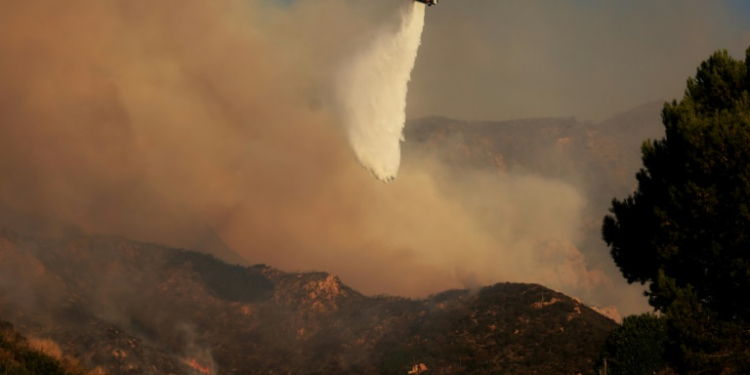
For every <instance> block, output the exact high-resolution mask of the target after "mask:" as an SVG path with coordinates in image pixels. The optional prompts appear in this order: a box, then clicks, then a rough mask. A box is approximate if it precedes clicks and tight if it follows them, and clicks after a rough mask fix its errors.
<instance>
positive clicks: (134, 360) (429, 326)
mask: <svg viewBox="0 0 750 375" xmlns="http://www.w3.org/2000/svg"><path fill="white" fill-rule="evenodd" d="M0 257H2V259H3V262H2V263H0V268H2V269H0V275H2V276H4V277H7V276H8V275H11V273H10V272H9V270H8V268H9V267H13V268H15V269H16V270H17V271H18V272H15V275H20V274H21V272H23V273H24V274H29V273H28V271H29V270H33V269H35V270H36V271H35V273H34V275H33V276H34V277H30V278H26V279H23V278H19V279H17V280H15V284H16V287H21V288H22V289H25V290H27V291H29V293H32V294H33V296H28V295H27V296H26V297H33V298H30V299H27V300H26V301H24V300H22V299H18V296H16V300H13V298H14V297H13V295H12V294H11V293H10V292H9V288H8V287H7V285H8V284H7V283H0V316H2V317H3V318H4V319H6V320H9V321H11V322H12V323H13V324H14V325H16V327H17V329H18V330H19V331H21V332H23V333H25V334H31V335H34V336H35V337H44V338H49V339H52V340H54V341H55V342H57V343H59V344H60V346H61V347H62V348H63V350H64V351H65V352H66V353H69V354H71V355H75V356H77V357H79V358H81V359H82V361H84V363H85V364H87V365H89V366H101V367H102V368H103V369H105V370H107V371H108V372H110V373H113V374H142V373H155V374H192V373H196V374H197V373H221V374H241V373H311V374H312V373H319V374H332V373H342V372H344V371H345V372H348V373H361V374H375V373H384V374H387V373H394V374H396V373H403V372H404V371H406V370H408V369H409V368H411V366H412V365H413V363H412V362H414V361H417V362H419V363H424V364H425V365H426V366H427V367H428V368H430V369H431V371H432V372H435V373H444V374H452V373H463V372H466V371H473V372H474V373H490V372H493V371H500V370H503V371H513V372H514V373H519V374H524V373H529V374H531V373H539V372H545V371H551V372H556V373H591V364H592V361H593V359H594V357H595V354H596V351H597V350H598V346H599V345H600V344H601V342H603V340H604V338H605V337H606V334H607V332H608V331H609V330H610V329H611V328H613V327H614V326H615V323H614V322H613V321H611V320H610V319H608V318H606V317H604V316H602V315H600V314H598V313H596V312H595V311H593V310H591V309H589V308H588V307H586V306H585V305H583V304H581V303H580V302H578V301H576V300H574V299H572V298H570V297H567V296H565V295H563V294H561V293H558V292H555V291H552V290H550V289H547V288H545V287H542V286H540V285H535V284H512V283H500V284H495V285H493V286H489V287H484V288H481V289H479V290H476V291H469V290H451V291H445V292H441V293H438V294H435V295H432V296H429V297H427V298H424V299H408V298H403V297H395V296H365V295H362V294H361V293H359V292H357V291H355V290H353V289H351V288H350V287H348V286H346V284H344V283H343V282H341V280H339V279H338V277H336V276H334V275H331V274H329V273H325V272H306V273H287V272H283V271H280V270H277V269H274V268H271V267H268V266H265V265H255V266H249V267H244V266H238V265H229V264H226V263H224V262H222V261H220V260H219V259H217V258H215V257H213V256H211V255H206V254H202V253H197V252H192V251H188V250H182V249H174V248H168V247H165V246H160V245H155V244H146V243H138V242H134V241H129V240H127V239H124V238H120V237H106V236H95V237H85V236H82V237H76V238H71V239H67V240H49V239H43V240H38V239H32V238H24V237H21V236H18V235H15V234H13V233H12V232H10V231H9V230H7V229H6V230H0ZM29 275H31V274H29ZM5 281H7V280H5ZM3 285H5V287H2V286H3ZM553 349H554V350H553ZM532 357H533V358H535V359H534V360H533V361H532V360H531V358H532ZM539 358H541V359H539ZM204 370H205V371H204Z"/></svg>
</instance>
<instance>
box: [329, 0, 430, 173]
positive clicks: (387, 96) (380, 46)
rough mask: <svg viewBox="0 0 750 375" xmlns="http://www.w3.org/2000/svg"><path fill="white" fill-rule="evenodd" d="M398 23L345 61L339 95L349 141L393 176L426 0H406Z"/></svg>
mask: <svg viewBox="0 0 750 375" xmlns="http://www.w3.org/2000/svg"><path fill="white" fill-rule="evenodd" d="M400 17H401V22H400V24H399V25H398V27H396V28H395V29H394V28H383V29H381V30H380V31H379V32H378V33H377V35H376V37H375V39H374V40H373V42H372V44H370V45H368V46H367V47H366V48H365V49H363V50H362V51H360V52H359V53H358V54H356V55H355V56H354V58H353V59H352V60H350V61H348V62H347V64H345V66H344V67H343V69H342V70H341V74H340V76H339V77H338V81H337V87H336V95H337V101H338V105H339V109H340V112H341V116H342V120H343V122H344V126H345V127H346V132H347V136H348V139H349V144H350V145H351V147H352V148H353V149H354V152H355V154H356V155H357V159H359V162H360V163H361V164H362V165H363V166H364V167H365V168H367V169H369V170H370V171H371V172H372V173H373V174H374V175H375V177H377V178H379V179H380V180H382V181H385V182H391V181H393V180H394V179H395V178H396V175H397V174H398V168H399V164H400V162H401V145H400V142H401V141H403V128H404V122H405V121H406V112H405V111H406V93H407V89H408V88H407V85H408V82H409V80H410V79H411V71H412V69H413V68H414V63H415V61H416V60H417V50H418V49H419V45H420V43H421V39H422V29H423V28H424V18H425V5H424V4H422V3H418V2H415V1H410V2H405V4H404V5H403V7H402V9H401V13H400Z"/></svg>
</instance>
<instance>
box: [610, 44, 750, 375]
mask: <svg viewBox="0 0 750 375" xmlns="http://www.w3.org/2000/svg"><path fill="white" fill-rule="evenodd" d="M748 70H750V49H748V50H747V51H746V58H745V60H744V61H741V60H735V59H733V58H732V57H730V56H729V54H728V53H727V52H726V51H720V52H716V53H714V54H713V55H712V56H711V57H710V58H709V59H708V60H707V61H705V62H703V63H702V64H701V65H700V67H699V68H698V71H697V73H696V75H695V78H690V79H689V80H688V82H687V89H686V90H685V95H684V97H683V98H682V100H680V101H679V102H678V101H673V102H672V103H667V104H665V106H664V109H663V111H662V121H663V124H664V127H665V130H666V135H665V137H664V138H662V139H660V140H657V141H653V142H648V141H647V142H645V143H644V144H643V146H642V159H643V168H642V169H641V170H640V171H639V172H638V174H637V175H636V177H637V179H638V189H637V190H636V191H635V192H634V193H633V194H632V195H631V196H629V197H627V198H626V199H624V200H617V199H614V200H613V201H612V207H611V208H610V212H611V213H612V215H609V216H607V217H605V218H604V223H603V227H602V234H603V237H604V240H605V241H606V242H607V245H609V247H610V250H611V254H612V257H613V259H614V261H615V263H616V264H617V266H618V267H619V268H620V270H621V271H622V274H623V276H625V278H626V279H627V280H628V282H630V283H634V282H640V283H642V284H648V291H647V292H646V294H647V295H648V297H649V303H650V304H651V305H652V306H653V307H654V308H655V309H656V310H659V311H661V312H663V313H664V314H665V317H666V318H667V321H668V326H669V332H670V333H669V336H670V339H671V341H672V345H671V354H670V358H672V359H673V360H674V361H675V362H676V365H678V368H679V369H682V370H683V371H688V370H690V369H692V370H690V371H693V372H704V373H722V372H727V371H728V372H729V373H731V372H742V371H746V370H748V362H750V360H748V357H749V356H748V350H747V349H746V348H747V347H748V344H750V338H749V337H748V329H749V328H750V326H748V323H750V298H748V297H750V96H749V94H748V91H749V90H750V75H748ZM729 362H731V363H732V364H731V365H727V363H729Z"/></svg>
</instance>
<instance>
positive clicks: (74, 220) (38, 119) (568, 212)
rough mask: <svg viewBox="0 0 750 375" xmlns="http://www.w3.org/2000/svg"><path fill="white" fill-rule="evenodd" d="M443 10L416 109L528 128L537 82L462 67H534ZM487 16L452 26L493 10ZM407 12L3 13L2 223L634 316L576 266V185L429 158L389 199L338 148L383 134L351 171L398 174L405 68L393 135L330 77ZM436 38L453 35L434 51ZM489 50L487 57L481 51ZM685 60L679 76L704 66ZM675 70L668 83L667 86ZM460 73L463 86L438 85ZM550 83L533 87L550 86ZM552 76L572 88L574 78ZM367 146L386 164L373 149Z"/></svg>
mask: <svg viewBox="0 0 750 375" xmlns="http://www.w3.org/2000/svg"><path fill="white" fill-rule="evenodd" d="M491 3H492V4H495V3H496V2H491ZM449 4H453V5H449ZM459 4H460V3H459V2H457V1H456V2H453V3H451V2H448V1H446V2H441V5H440V6H437V7H433V8H431V9H430V10H431V11H430V12H428V13H427V14H426V17H436V18H432V19H431V20H430V22H428V23H427V26H426V28H425V39H424V42H423V46H422V47H421V48H423V49H422V51H421V53H422V52H425V51H429V53H427V54H424V53H422V54H421V55H420V60H419V61H418V62H417V69H416V70H415V71H414V76H413V77H414V81H413V82H412V84H411V86H410V90H409V98H410V99H409V100H410V101H409V103H410V107H411V104H412V103H416V104H417V109H416V111H415V112H414V113H418V114H428V113H430V112H432V113H441V112H442V111H441V109H442V108H445V109H446V110H447V109H449V108H453V110H452V111H451V112H450V113H451V114H457V115H462V114H469V113H474V114H475V117H485V116H492V117H498V118H504V116H501V115H502V114H503V113H505V112H502V113H501V112H493V111H494V109H497V108H505V109H508V106H517V107H518V108H531V107H534V108H536V107H539V108H538V109H539V111H540V112H541V113H538V114H539V115H541V114H544V113H547V112H550V111H556V110H557V109H559V107H555V106H552V107H550V106H547V105H544V103H547V104H549V103H550V102H555V101H554V100H547V101H544V100H541V99H543V98H544V93H546V92H547V91H545V90H544V89H543V88H546V87H547V86H539V85H536V86H535V85H527V86H524V87H528V88H527V89H525V90H523V91H524V92H527V91H526V90H528V92H531V91H533V90H532V89H533V88H534V87H536V88H537V89H538V91H535V92H538V93H540V94H539V95H540V96H539V98H536V97H535V98H534V100H531V99H529V98H528V96H524V95H520V92H521V91H520V90H518V88H519V87H521V86H522V83H523V81H524V79H523V78H517V79H515V80H510V81H507V82H504V81H502V80H501V78H502V77H504V75H505V74H506V73H505V72H511V73H512V72H514V70H513V69H506V67H505V66H504V65H497V66H496V67H495V68H494V70H492V71H493V72H495V73H492V74H483V75H479V72H484V73H487V70H486V69H479V70H474V69H471V68H470V67H469V68H467V67H466V65H462V64H469V63H470V62H471V61H475V62H477V64H481V67H482V68H485V67H486V66H489V65H493V62H495V61H498V60H497V59H496V58H495V57H492V56H499V55H502V56H506V55H507V56H510V57H512V59H510V60H509V61H515V64H516V65H514V66H515V68H519V67H520V66H525V64H527V63H528V62H529V61H531V62H534V63H539V62H540V61H548V60H549V59H540V58H537V57H538V56H536V55H533V54H532V55H531V56H528V55H524V54H519V53H510V52H508V53H505V51H498V50H496V49H493V48H490V47H491V44H490V42H491V40H490V39H487V38H485V37H484V35H485V34H484V33H482V32H478V33H473V32H469V31H471V30H468V29H467V28H468V27H469V26H468V25H469V22H467V19H468V18H466V17H463V18H462V17H459V18H457V20H456V23H452V22H450V20H446V21H444V22H442V23H438V22H432V21H438V20H441V19H443V18H442V17H451V15H450V14H449V12H452V11H449V9H456V8H457V7H459ZM488 4H489V3H484V2H477V4H476V5H475V4H471V5H467V6H466V8H467V9H469V8H470V9H469V10H464V11H462V12H470V13H472V14H473V13H480V12H482V10H487V9H495V8H493V7H495V6H496V5H488ZM524 4H525V3H524ZM404 6H405V5H404V3H403V1H402V0H388V1H382V2H381V1H378V2H353V1H349V0H319V1H303V0H300V1H296V2H292V3H290V4H286V5H279V4H277V3H274V2H269V1H265V0H242V1H240V0H227V1H222V2H205V1H198V0H179V1H178V0H160V1H154V2H132V1H127V0H105V1H102V0H70V1H66V2H65V3H64V4H63V3H55V2H49V1H45V0H27V1H23V2H11V1H8V2H2V3H0V51H2V52H3V53H0V176H2V179H0V222H2V223H5V224H7V225H9V226H10V227H12V228H15V229H17V230H19V231H22V232H27V233H34V234H45V235H68V234H81V233H83V234H97V233H98V234H117V235H122V236H126V237H129V238H133V239H137V240H142V241H151V242H159V243H164V244H167V245H172V246H180V247H185V248H198V249H201V248H200V246H201V245H202V244H205V243H206V242H207V241H206V236H207V234H206V233H209V234H211V236H213V233H215V234H216V235H217V236H218V237H220V238H221V239H222V240H223V241H224V242H225V243H226V244H227V245H228V247H229V248H231V249H233V250H234V251H236V252H237V253H238V254H239V255H240V256H241V257H243V258H244V259H246V260H247V262H248V263H267V264H269V265H272V266H275V267H279V268H281V269H282V270H288V271H294V270H311V269H317V270H325V271H329V272H332V273H334V274H338V275H340V276H341V278H342V280H343V281H344V282H345V283H347V284H349V285H351V286H352V287H354V288H356V289H359V290H361V291H364V292H366V293H391V294H398V295H407V296H424V295H426V294H428V293H432V292H437V291H440V290H442V289H446V288H454V287H463V286H473V285H475V284H488V283H492V282H497V281H529V282H538V283H542V284H546V285H549V286H551V287H553V288H556V289H559V290H561V291H563V292H566V293H569V294H573V295H577V296H578V297H580V298H581V299H583V300H584V302H587V301H589V298H594V297H597V298H599V297H601V296H607V295H609V296H610V297H609V298H610V300H615V302H617V303H618V307H619V306H620V305H619V303H620V302H619V301H620V300H622V301H625V300H624V299H619V297H623V298H626V297H627V296H631V295H632V296H634V297H633V299H636V300H638V301H641V305H637V303H635V302H634V303H631V302H632V301H627V302H623V304H627V305H628V306H631V307H629V309H630V310H627V309H620V311H621V312H623V313H625V312H627V311H633V310H638V309H642V308H643V303H642V301H643V298H642V297H640V296H639V295H638V291H637V290H636V291H634V290H632V289H626V288H621V289H614V288H613V287H611V286H610V285H611V284H610V283H611V282H610V281H609V280H610V278H615V279H619V278H620V276H619V275H618V274H615V275H613V276H610V275H612V273H602V271H600V270H597V269H592V268H591V267H590V265H589V264H588V263H587V261H586V258H585V257H584V256H583V255H582V254H581V252H580V251H579V250H578V249H576V248H575V246H574V245H573V244H575V243H576V240H577V239H578V238H579V237H580V233H579V231H580V228H579V221H580V219H581V218H580V214H581V210H582V207H583V206H584V205H585V204H586V202H585V197H586V196H587V194H586V193H585V192H583V191H581V190H580V189H577V188H575V187H574V186H575V185H572V184H568V183H564V182H561V181H558V180H554V179H548V178H542V177H539V176H533V175H525V174H517V173H509V174H505V175H499V174H493V173H488V172H480V171H465V173H456V172H455V171H452V170H446V169H444V168H443V167H442V166H441V165H440V164H439V163H437V162H436V161H435V160H433V159H431V158H429V157H426V156H425V157H420V158H414V159H412V160H405V161H404V165H403V166H402V168H401V171H400V174H399V175H400V176H399V181H398V183H397V184H391V185H384V184H380V183H375V182H374V181H372V178H371V177H370V176H369V174H367V173H366V172H364V171H363V170H362V168H361V167H360V166H359V165H358V163H357V162H356V160H355V158H354V157H352V155H351V147H350V145H349V144H348V143H349V142H348V141H352V142H353V139H360V140H365V139H366V140H368V141H370V142H374V141H377V142H378V143H377V146H376V144H375V143H372V144H370V143H362V144H360V143H358V142H360V141H357V142H356V143H355V144H354V148H355V150H358V151H359V152H362V153H361V154H358V157H359V158H360V159H361V160H362V162H363V163H365V164H367V165H368V166H369V167H370V168H371V169H373V171H374V172H376V173H380V174H381V175H382V176H385V177H387V176H395V167H396V166H397V165H398V139H399V137H400V135H401V131H400V130H401V126H402V124H403V121H402V120H401V119H402V118H403V117H402V113H403V103H404V102H403V99H402V98H401V96H400V95H402V94H403V95H405V92H406V87H405V84H406V80H407V79H408V74H407V73H408V72H407V71H408V70H409V69H407V67H406V66H404V67H403V70H402V71H401V72H402V73H403V75H402V76H401V79H400V80H399V81H398V84H399V85H402V86H399V87H400V88H399V87H396V88H394V89H393V90H394V91H393V93H394V94H393V97H392V99H394V101H393V103H391V104H390V106H393V107H388V108H391V109H392V110H393V111H394V114H393V115H391V114H388V116H386V113H385V112H386V111H383V113H380V112H378V111H375V113H372V115H373V116H375V117H376V118H383V119H391V120H392V122H390V123H389V125H387V128H385V127H384V128H378V129H381V130H385V129H390V130H392V132H390V133H385V132H384V133H382V134H377V136H373V138H367V137H366V136H368V135H369V133H367V132H365V131H366V130H367V129H370V130H372V129H373V128H368V127H366V125H365V123H364V122H362V123H357V124H359V125H357V126H355V127H353V128H352V127H350V123H348V122H344V123H342V121H341V118H340V117H339V115H341V109H342V108H340V107H338V106H336V105H332V103H336V104H339V103H340V101H339V100H332V99H331V97H334V98H338V99H341V93H342V92H341V91H338V90H339V89H340V88H341V86H340V85H334V84H333V82H342V81H337V79H338V78H337V77H339V78H340V77H346V74H345V75H343V76H342V74H344V73H342V71H340V70H339V68H340V67H341V66H349V67H352V69H353V70H352V71H351V72H354V71H355V70H356V69H354V67H357V66H358V65H357V64H356V63H355V64H352V58H353V56H364V55H361V53H362V51H363V50H365V51H366V50H368V48H376V47H375V46H379V45H382V47H377V48H386V47H387V44H388V43H385V42H376V43H375V44H372V43H373V38H372V37H373V35H378V34H377V33H378V32H382V31H380V30H382V29H381V27H382V25H384V24H387V23H388V22H389V20H392V19H393V18H392V17H393V15H394V14H397V15H399V16H400V13H398V12H399V11H400V10H401V9H402V8H403V7H404ZM410 6H411V5H410ZM443 7H445V8H443ZM451 7H452V8H451ZM691 9H692V8H691ZM433 10H434V12H433ZM420 12H423V7H417V8H414V10H413V13H409V12H406V13H404V14H406V15H408V14H411V16H413V17H414V20H415V21H414V22H413V23H409V25H410V26H412V27H414V28H415V29H416V28H417V26H420V27H419V28H421V22H422V19H423V17H424V16H425V15H423V14H422V13H420ZM438 12H444V13H438ZM461 14H463V13H461ZM498 14H500V13H498ZM502 14H509V13H508V12H504V13H502ZM691 14H693V13H691ZM456 15H457V16H458V15H460V14H456ZM487 17H489V16H487ZM655 17H656V16H655ZM485 18H486V17H485ZM485 18H481V19H482V20H484V19H485ZM657 18H658V17H657ZM478 19H479V18H478ZM459 21H460V22H459ZM482 22H488V21H482ZM675 22H677V21H675ZM497 23H500V22H497ZM481 24H484V23H481ZM481 24H478V25H481ZM322 25H325V27H322ZM433 25H434V26H435V27H434V28H431V27H432V26H433ZM398 29H399V28H398V26H397V27H395V28H391V29H388V30H390V31H391V32H395V30H398ZM446 29H452V30H453V31H454V32H455V33H454V34H452V36H450V37H446V38H445V39H440V38H431V37H428V36H430V35H433V36H434V35H435V34H434V33H436V32H437V31H436V30H446ZM479 31H481V29H480V30H479ZM461 33H468V34H466V35H467V36H469V37H468V38H459V36H460V35H462V34H461ZM407 34H409V33H405V34H403V35H404V36H406V35H407ZM495 34H496V33H494V32H493V33H487V34H486V35H489V36H492V35H495ZM381 35H382V34H381ZM391 35H397V34H391ZM409 35H411V36H414V35H412V34H409ZM513 35H515V34H513ZM451 38H453V39H451ZM509 38H511V34H509V35H508V36H506V39H509ZM381 39H382V38H381ZM381 39H377V38H376V39H374V40H381ZM407 39H408V38H407ZM677 39H680V38H677ZM450 40H454V41H455V40H464V41H466V43H465V47H466V48H467V49H466V50H465V51H464V52H465V53H463V54H456V53H455V51H456V50H457V48H456V45H455V44H451V43H447V42H448V41H450ZM504 40H505V39H504ZM521 40H524V42H523V43H521V42H519V44H524V43H526V42H525V40H526V39H521ZM686 40H688V41H687V42H686V43H689V38H688V39H686ZM409 41H410V43H412V44H416V43H418V39H417V40H414V39H409ZM379 43H380V44H379ZM412 44H410V45H412ZM425 47H426V48H425ZM520 47H524V46H520ZM520 47H519V48H520ZM716 47H720V46H716ZM524 48H526V50H531V49H533V48H540V49H541V48H542V44H533V45H532V44H529V45H526V46H525V47H524ZM712 48H714V47H712ZM414 49H415V50H416V46H414ZM501 50H502V49H501ZM667 52H669V51H667ZM484 53H486V54H487V55H486V56H489V57H492V58H488V59H481V58H480V57H482V56H485V55H483V54H484ZM592 53H593V52H592ZM441 55H442V56H444V55H455V59H460V62H461V64H458V65H455V66H454V68H455V69H453V68H451V65H450V64H451V62H456V60H455V59H448V60H447V61H448V62H445V61H446V60H441V59H439V58H437V57H439V56H441ZM678 56H683V55H678ZM691 56H692V55H691ZM391 57H393V58H395V56H384V57H383V58H391ZM403 57H404V61H406V60H408V59H407V57H409V56H403ZM700 57H701V58H702V57H704V55H701V56H700ZM413 59H414V58H413V57H411V60H412V61H413ZM425 60H426V61H425ZM686 60H688V61H689V63H690V64H691V67H693V68H694V65H695V63H696V62H697V61H699V59H686ZM399 61H400V60H399ZM441 61H442V62H441ZM670 61H671V60H670ZM347 64H352V65H347ZM430 64H433V65H440V66H439V67H437V66H436V67H431V66H430ZM405 65H407V64H405ZM420 67H421V68H420ZM534 67H535V64H531V65H530V68H532V69H533V68H534ZM420 69H423V71H422V72H420ZM691 69H692V68H691ZM377 71H378V70H377V69H373V71H372V72H371V73H373V74H375V73H376V72H377ZM438 73H440V74H441V75H438ZM459 73H460V74H459ZM501 73H502V74H501ZM465 74H466V75H465ZM508 74H510V73H508ZM688 74H689V72H688ZM442 75H444V77H447V78H438V77H443V76H442ZM600 75H601V73H599V75H597V77H599V76H600ZM625 76H627V75H625ZM686 76H687V74H683V73H682V72H680V77H681V78H680V79H681V81H680V84H682V83H683V82H684V78H685V77H686ZM460 77H469V78H470V79H473V80H475V81H476V82H477V83H476V85H474V84H471V82H468V81H462V82H463V83H462V84H461V85H458V86H456V85H451V84H446V83H445V81H444V80H446V79H447V80H449V82H448V83H450V80H451V79H459V78H460ZM472 77H473V78H472ZM486 77H489V78H491V79H489V81H488V82H490V83H493V82H494V84H498V82H501V83H504V85H502V87H504V88H505V89H507V90H510V92H518V93H519V95H518V100H516V99H514V100H508V101H505V100H504V99H505V98H506V96H503V95H494V92H493V91H492V90H489V89H487V87H489V86H486V85H485V84H484V83H485V78H486ZM519 77H522V76H519ZM544 77H546V78H544ZM544 77H543V78H544V79H543V81H544V82H545V85H546V84H547V83H550V84H554V83H555V82H556V80H555V79H550V77H549V76H544ZM558 77H559V76H558ZM566 77H567V78H566V79H573V78H576V77H577V78H579V79H580V81H581V82H584V81H585V80H584V78H585V77H586V76H585V75H583V74H571V75H570V76H566ZM357 79H359V78H357ZM362 79H374V78H372V77H363V78H362ZM498 80H499V81H498ZM540 80H542V78H540ZM366 82H367V84H368V85H369V81H366ZM393 82H396V81H393ZM467 82H468V83H467ZM533 82H538V81H536V80H535V81H533ZM576 82H578V81H576ZM585 82H588V81H585ZM505 83H508V84H507V85H505ZM605 83H606V81H605ZM377 84H384V83H383V82H375V83H373V84H372V85H371V86H372V87H361V88H360V86H361V83H357V84H356V85H355V84H352V85H351V86H348V87H349V88H350V89H351V90H359V92H355V93H352V97H351V98H350V99H351V100H356V102H353V103H361V104H362V105H363V106H365V109H363V112H357V115H360V114H366V113H368V112H366V111H367V110H373V108H375V107H374V106H372V107H370V105H372V104H373V103H371V102H368V101H367V100H369V99H368V98H370V99H372V100H375V98H377V97H376V96H375V95H376V94H377V95H382V94H383V92H382V91H379V90H378V89H377V88H376V87H374V86H377ZM493 87H495V86H493ZM555 87H556V86H555ZM566 87H567V88H568V89H567V90H563V91H560V90H553V94H554V95H552V94H550V95H552V96H553V97H554V99H555V100H557V99H560V100H561V101H560V103H566V101H565V100H562V99H566V98H568V97H570V96H575V95H572V94H579V95H578V96H580V97H583V96H586V97H590V96H587V95H588V94H590V93H591V91H587V90H583V91H582V92H580V93H579V92H578V91H577V90H576V89H575V86H573V85H568V86H566ZM415 88H416V89H415ZM616 91H617V90H615V89H614V88H613V89H612V90H611V92H616ZM608 92H609V91H608ZM595 93H596V92H595ZM369 95H372V96H369ZM440 95H446V96H447V98H445V97H442V98H441V97H440ZM459 96H461V97H464V98H466V99H460V98H458V97H459ZM594 96H595V97H597V98H602V97H606V96H607V95H594ZM436 97H437V99H439V100H434V101H433V100H431V99H432V98H436ZM514 98H515V97H514ZM639 98H640V96H639ZM396 99H399V100H398V101H396ZM459 99H460V100H459ZM490 99H491V102H492V103H489V101H490ZM522 99H523V100H522ZM537 99H539V100H537ZM644 99H645V98H644ZM359 100H361V102H359ZM519 101H523V102H524V103H526V104H523V105H521V104H519V103H520V102H519ZM399 103H400V104H399ZM428 103H432V104H428ZM446 103H447V104H446ZM498 103H499V104H498ZM555 103H556V104H555V105H557V102H555ZM500 104H502V105H500ZM491 105H494V106H493V107H491V108H493V111H489V110H486V109H487V108H490V106H491ZM560 105H562V104H560ZM346 108H348V107H344V109H346ZM570 108H571V109H570V111H574V109H573V108H576V107H575V106H571V107H570ZM475 109H476V111H474V110H475ZM498 111H499V109H498ZM344 113H346V111H345V112H344ZM507 113H508V114H511V113H515V114H516V115H518V114H528V113H530V112H528V111H527V112H524V111H519V112H513V111H511V110H508V112H507ZM556 113H557V112H556ZM381 115H382V117H381ZM467 116H468V115H467ZM510 116H511V115H509V116H508V117H510ZM341 129H349V130H348V131H347V130H345V131H341ZM353 134H354V137H353V138H352V135H353ZM380 142H383V143H385V145H384V146H379V145H380ZM371 145H372V147H377V149H378V150H383V151H386V150H387V151H388V153H384V154H383V155H381V154H379V153H373V152H372V150H371V149H370V148H369V147H370V146H371ZM381 147H382V148H381ZM207 227H208V228H210V230H208V231H207V230H206V228H207ZM29 285H32V284H29ZM103 293H104V291H103ZM19 298H20V297H19ZM633 306H635V307H633Z"/></svg>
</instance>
